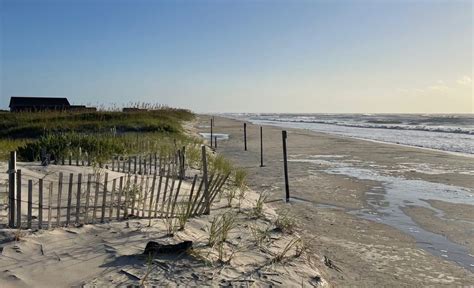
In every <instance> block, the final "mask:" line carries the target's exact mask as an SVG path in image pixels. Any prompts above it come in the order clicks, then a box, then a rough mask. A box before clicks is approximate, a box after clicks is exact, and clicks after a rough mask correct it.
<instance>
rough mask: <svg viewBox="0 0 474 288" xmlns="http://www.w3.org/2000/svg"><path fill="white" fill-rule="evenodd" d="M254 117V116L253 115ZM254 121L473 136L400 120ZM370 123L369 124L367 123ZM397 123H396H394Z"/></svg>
mask: <svg viewBox="0 0 474 288" xmlns="http://www.w3.org/2000/svg"><path fill="white" fill-rule="evenodd" d="M254 116H255V115H254ZM255 120H265V121H276V122H293V123H316V124H329V125H337V126H344V127H352V128H376V129H395V130H414V131H428V132H442V133H457V134H467V135H474V128H471V127H454V126H434V125H433V126H430V125H422V124H404V122H403V121H401V120H386V119H383V120H377V119H373V120H367V121H365V122H359V123H358V122H354V121H350V120H349V121H341V120H337V119H334V120H332V119H327V120H316V119H314V116H295V117H283V118H282V117H280V116H279V117H268V116H258V117H255ZM369 121H371V122H369ZM396 122H398V123H396Z"/></svg>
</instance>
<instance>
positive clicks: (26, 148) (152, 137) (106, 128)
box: [0, 106, 200, 162]
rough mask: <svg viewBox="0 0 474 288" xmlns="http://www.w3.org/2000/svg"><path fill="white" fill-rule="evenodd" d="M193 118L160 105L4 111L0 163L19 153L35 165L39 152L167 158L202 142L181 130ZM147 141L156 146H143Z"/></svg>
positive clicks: (94, 158)
mask: <svg viewBox="0 0 474 288" xmlns="http://www.w3.org/2000/svg"><path fill="white" fill-rule="evenodd" d="M152 108H153V109H152ZM193 118H194V114H193V113H192V112H190V111H189V110H184V109H175V108H169V107H162V106H159V107H150V109H149V110H141V111H133V112H120V111H47V112H45V111H44V112H20V113H10V112H1V113H0V159H3V160H5V159H7V158H8V154H9V152H10V151H13V150H17V151H18V158H19V160H20V161H21V160H24V161H34V160H38V159H39V156H40V153H41V149H45V150H46V151H47V153H50V154H52V155H53V156H54V157H56V158H63V157H67V156H69V155H72V156H73V157H75V156H77V153H80V151H82V152H87V155H88V156H89V157H90V159H91V160H92V161H96V162H101V161H103V160H104V159H110V157H111V156H112V155H114V154H122V155H123V154H132V153H139V152H155V153H156V152H158V153H159V154H163V155H165V154H169V152H170V151H174V150H176V149H177V148H178V149H179V147H180V146H182V145H186V144H187V143H199V141H200V140H199V139H195V138H193V137H191V136H189V135H186V134H185V131H184V128H183V122H184V121H190V120H192V119H193ZM147 142H148V143H153V145H144V143H147ZM156 143H159V144H158V145H156ZM79 147H80V148H81V150H79Z"/></svg>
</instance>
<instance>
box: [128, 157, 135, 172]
mask: <svg viewBox="0 0 474 288" xmlns="http://www.w3.org/2000/svg"><path fill="white" fill-rule="evenodd" d="M128 172H130V170H128ZM133 174H137V156H134V157H133Z"/></svg>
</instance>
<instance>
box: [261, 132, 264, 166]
mask: <svg viewBox="0 0 474 288" xmlns="http://www.w3.org/2000/svg"><path fill="white" fill-rule="evenodd" d="M263 166H264V165H263V127H262V126H260V167H263Z"/></svg>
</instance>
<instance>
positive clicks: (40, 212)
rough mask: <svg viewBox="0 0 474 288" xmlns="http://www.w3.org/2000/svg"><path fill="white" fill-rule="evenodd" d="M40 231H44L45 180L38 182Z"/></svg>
mask: <svg viewBox="0 0 474 288" xmlns="http://www.w3.org/2000/svg"><path fill="white" fill-rule="evenodd" d="M38 229H43V179H39V181H38Z"/></svg>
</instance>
